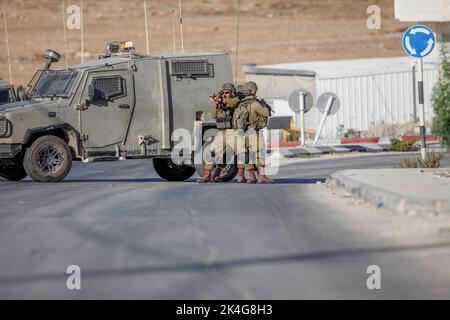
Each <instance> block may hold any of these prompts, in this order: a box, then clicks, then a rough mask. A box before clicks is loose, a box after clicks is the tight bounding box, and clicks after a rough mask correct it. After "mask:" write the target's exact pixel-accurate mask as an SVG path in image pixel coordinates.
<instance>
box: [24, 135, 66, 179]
mask: <svg viewBox="0 0 450 320" xmlns="http://www.w3.org/2000/svg"><path fill="white" fill-rule="evenodd" d="M23 166H24V168H25V171H26V172H27V173H28V175H29V176H30V177H31V178H32V179H33V180H34V181H38V182H58V181H61V180H63V179H64V178H65V177H66V176H67V175H68V174H69V172H70V169H71V168H72V153H71V152H70V149H69V146H68V145H67V143H66V142H65V141H64V140H62V139H61V138H58V137H56V136H51V135H48V136H43V137H40V138H38V139H36V141H34V142H33V144H32V145H31V146H30V147H29V148H28V149H27V151H26V153H25V158H24V160H23Z"/></svg>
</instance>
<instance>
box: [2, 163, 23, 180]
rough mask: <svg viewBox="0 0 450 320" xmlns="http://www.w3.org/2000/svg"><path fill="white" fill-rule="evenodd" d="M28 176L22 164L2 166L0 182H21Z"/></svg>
mask: <svg viewBox="0 0 450 320" xmlns="http://www.w3.org/2000/svg"><path fill="white" fill-rule="evenodd" d="M26 176H27V173H26V172H25V169H24V168H23V165H22V164H17V165H11V166H0V180H7V181H20V180H22V179H24V178H25V177H26Z"/></svg>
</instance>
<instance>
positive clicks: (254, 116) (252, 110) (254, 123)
mask: <svg viewBox="0 0 450 320" xmlns="http://www.w3.org/2000/svg"><path fill="white" fill-rule="evenodd" d="M257 90H258V87H257V85H256V83H254V82H247V83H246V84H245V85H244V88H243V94H244V95H245V96H246V98H245V100H250V101H251V102H249V103H248V107H247V108H248V113H249V115H248V117H249V119H248V129H247V132H246V148H247V152H248V156H249V161H248V162H247V163H246V165H245V169H246V170H247V171H248V173H249V175H250V177H249V181H248V182H249V183H256V182H259V183H272V180H270V179H269V178H267V177H266V175H265V173H264V168H265V152H266V150H265V142H264V137H263V134H262V131H261V130H262V129H264V128H265V127H266V126H267V119H268V118H269V117H270V110H269V109H268V108H265V107H264V106H263V105H262V104H261V103H260V102H259V101H258V100H257V99H256V92H257ZM245 100H244V101H245ZM255 165H256V168H257V170H258V176H259V179H258V180H256V175H255V172H254V166H255Z"/></svg>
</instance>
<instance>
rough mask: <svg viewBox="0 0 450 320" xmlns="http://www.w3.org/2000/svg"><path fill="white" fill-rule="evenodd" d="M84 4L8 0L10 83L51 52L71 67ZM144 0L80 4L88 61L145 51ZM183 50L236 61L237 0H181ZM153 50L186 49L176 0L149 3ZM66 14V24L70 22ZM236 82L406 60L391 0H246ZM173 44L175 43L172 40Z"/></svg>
mask: <svg viewBox="0 0 450 320" xmlns="http://www.w3.org/2000/svg"><path fill="white" fill-rule="evenodd" d="M62 2H64V5H65V7H67V6H69V5H73V4H76V5H79V4H80V0H64V1H62V0H4V7H5V12H6V22H7V28H8V33H9V42H10V50H11V59H12V72H13V82H14V83H15V84H27V83H28V81H29V79H30V78H31V76H32V75H33V74H34V72H35V71H36V69H38V68H41V67H42V66H43V64H44V61H43V58H42V55H43V53H44V51H45V49H47V48H52V49H56V50H57V51H58V52H60V53H62V54H63V58H62V59H61V62H60V63H59V64H58V66H60V67H64V66H65V63H66V57H65V55H64V54H65V46H64V31H63V11H62ZM143 3H144V1H143V0H127V1H122V0H83V21H84V40H85V43H84V47H85V59H86V60H89V59H95V58H96V57H97V55H98V54H100V53H103V51H104V46H105V44H106V43H107V42H109V41H113V40H125V39H127V40H132V41H133V42H134V44H135V46H136V48H137V51H139V52H142V53H145V52H146V40H145V22H144V21H145V20H144V9H143V8H144V6H143ZM371 4H377V5H379V6H380V8H381V15H382V27H381V29H380V30H369V29H368V28H367V26H366V20H367V18H368V17H369V14H367V13H366V10H367V7H368V6H369V5H371ZM182 5H183V10H182V11H183V33H184V49H185V51H226V52H228V53H230V55H231V59H232V64H233V69H235V64H236V44H237V20H238V18H237V17H238V15H237V11H238V10H237V8H238V0H209V1H207V0H182ZM147 12H148V31H149V37H150V44H149V48H150V52H151V53H163V52H173V51H174V50H175V51H176V52H179V51H180V50H181V40H180V28H179V24H178V0H165V1H162V0H147ZM67 18H68V15H67V14H66V15H65V17H64V19H67ZM239 21H240V23H239V47H238V48H239V55H238V79H239V81H243V80H244V77H245V75H244V73H243V72H242V71H241V67H242V65H243V64H272V63H284V62H300V61H308V60H331V59H351V58H361V57H387V56H400V55H403V51H402V48H401V36H402V31H403V30H404V29H405V27H406V26H407V25H406V24H404V23H400V22H398V21H397V20H395V18H394V0H379V1H376V0H320V1H318V0H260V1H256V0H241V1H240V17H239ZM0 22H1V26H0V78H4V79H9V72H8V63H7V61H8V60H7V52H6V43H5V29H4V19H3V17H1V18H0ZM67 38H68V44H67V62H68V64H69V65H70V64H77V63H80V61H81V52H80V47H81V31H80V30H67ZM174 40H175V41H174Z"/></svg>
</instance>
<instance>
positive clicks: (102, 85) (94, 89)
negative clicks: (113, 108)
mask: <svg viewBox="0 0 450 320" xmlns="http://www.w3.org/2000/svg"><path fill="white" fill-rule="evenodd" d="M89 91H90V92H89V95H90V97H91V98H93V100H102V99H105V100H111V99H118V98H120V97H123V96H125V95H126V88H125V81H124V79H123V78H122V77H121V76H107V77H96V78H93V79H92V84H91V86H90V88H89Z"/></svg>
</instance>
